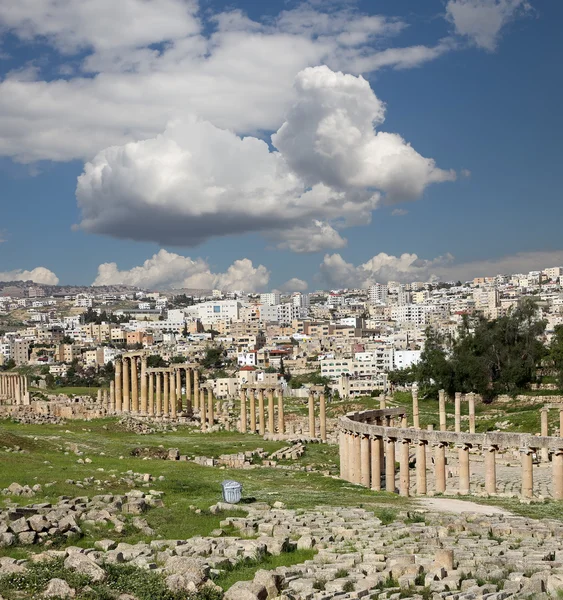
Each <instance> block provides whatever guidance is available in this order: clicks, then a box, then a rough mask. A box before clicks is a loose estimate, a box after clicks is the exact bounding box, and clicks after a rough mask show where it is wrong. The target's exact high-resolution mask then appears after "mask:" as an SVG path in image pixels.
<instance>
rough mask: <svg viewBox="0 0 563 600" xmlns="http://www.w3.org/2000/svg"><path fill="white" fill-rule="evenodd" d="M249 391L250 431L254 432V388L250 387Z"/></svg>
mask: <svg viewBox="0 0 563 600" xmlns="http://www.w3.org/2000/svg"><path fill="white" fill-rule="evenodd" d="M248 391H249V393H250V433H256V390H254V389H253V388H251V389H250V390H248Z"/></svg>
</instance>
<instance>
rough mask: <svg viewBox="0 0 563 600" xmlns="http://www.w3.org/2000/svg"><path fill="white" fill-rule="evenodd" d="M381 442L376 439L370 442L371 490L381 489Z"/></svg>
mask: <svg viewBox="0 0 563 600" xmlns="http://www.w3.org/2000/svg"><path fill="white" fill-rule="evenodd" d="M382 445H383V440H382V439H381V438H380V437H376V438H374V439H372V440H371V489H372V490H376V491H379V490H380V489H381V447H382Z"/></svg>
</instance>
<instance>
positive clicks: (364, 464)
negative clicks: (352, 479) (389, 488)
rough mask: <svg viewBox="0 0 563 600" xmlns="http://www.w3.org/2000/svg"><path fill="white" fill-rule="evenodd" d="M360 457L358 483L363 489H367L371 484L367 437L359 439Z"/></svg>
mask: <svg viewBox="0 0 563 600" xmlns="http://www.w3.org/2000/svg"><path fill="white" fill-rule="evenodd" d="M360 455H361V456H360V463H361V466H360V468H361V474H360V483H361V484H362V485H363V486H364V487H367V488H369V487H370V484H371V456H370V440H369V437H368V436H367V435H362V436H361V438H360Z"/></svg>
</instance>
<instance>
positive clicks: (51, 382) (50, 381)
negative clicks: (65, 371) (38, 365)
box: [45, 373, 55, 390]
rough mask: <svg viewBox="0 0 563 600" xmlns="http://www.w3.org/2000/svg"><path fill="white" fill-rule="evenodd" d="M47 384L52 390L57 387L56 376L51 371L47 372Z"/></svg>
mask: <svg viewBox="0 0 563 600" xmlns="http://www.w3.org/2000/svg"><path fill="white" fill-rule="evenodd" d="M45 384H46V385H47V389H49V390H52V389H54V388H55V378H54V377H53V375H51V373H47V375H46V376H45Z"/></svg>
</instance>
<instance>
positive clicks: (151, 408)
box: [147, 372, 154, 417]
mask: <svg viewBox="0 0 563 600" xmlns="http://www.w3.org/2000/svg"><path fill="white" fill-rule="evenodd" d="M147 394H148V398H147V412H148V414H149V415H150V416H151V417H152V416H154V373H152V372H151V373H149V389H148V390H147Z"/></svg>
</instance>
